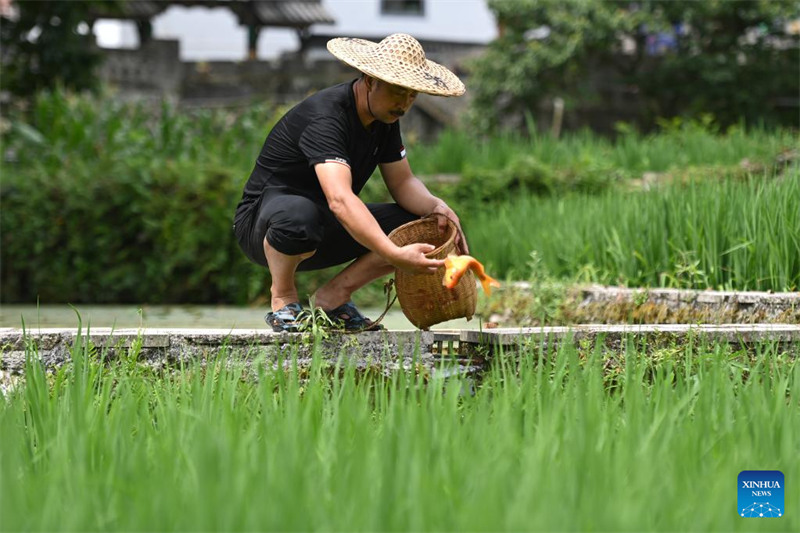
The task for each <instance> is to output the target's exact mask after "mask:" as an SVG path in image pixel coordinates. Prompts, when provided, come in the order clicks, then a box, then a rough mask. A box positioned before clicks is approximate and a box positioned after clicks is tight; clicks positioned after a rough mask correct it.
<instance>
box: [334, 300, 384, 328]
mask: <svg viewBox="0 0 800 533" xmlns="http://www.w3.org/2000/svg"><path fill="white" fill-rule="evenodd" d="M325 314H326V315H328V318H330V319H331V320H332V321H333V322H334V323H336V324H338V325H340V327H342V328H344V329H345V331H379V330H384V329H386V328H385V327H383V326H382V325H381V324H376V323H374V322H373V321H372V320H370V319H369V318H367V317H365V316H364V315H362V314H361V312H360V311H359V310H358V309H357V308H356V306H355V304H353V302H352V301H350V302H347V303H345V304H342V305H340V306H339V307H337V308H336V309H331V310H330V311H325Z"/></svg>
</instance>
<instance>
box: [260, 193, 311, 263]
mask: <svg viewBox="0 0 800 533" xmlns="http://www.w3.org/2000/svg"><path fill="white" fill-rule="evenodd" d="M280 201H281V205H280V207H279V208H278V209H276V210H275V211H274V212H273V213H272V216H271V217H270V219H269V226H268V227H267V234H266V240H267V243H268V244H269V245H270V246H271V247H272V248H274V249H275V250H277V251H278V252H280V253H282V254H285V255H308V257H311V255H313V253H314V251H315V250H316V249H317V248H318V247H319V244H320V243H321V242H322V238H323V237H324V235H325V230H324V227H323V224H322V219H321V216H320V213H319V208H318V207H317V205H316V204H315V203H314V202H312V201H311V200H308V199H307V198H303V197H284V198H282V199H281V200H280Z"/></svg>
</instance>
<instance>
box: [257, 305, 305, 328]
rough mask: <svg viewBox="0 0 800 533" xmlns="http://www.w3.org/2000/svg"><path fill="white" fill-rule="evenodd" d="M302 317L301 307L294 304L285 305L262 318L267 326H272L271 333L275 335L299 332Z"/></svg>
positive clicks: (303, 312) (303, 313)
mask: <svg viewBox="0 0 800 533" xmlns="http://www.w3.org/2000/svg"><path fill="white" fill-rule="evenodd" d="M304 315H305V311H304V310H303V306H302V305H300V304H299V303H298V302H295V303H291V304H289V305H285V306H283V307H281V308H280V309H278V310H277V311H275V312H273V311H270V312H269V313H267V314H266V315H265V316H264V320H265V321H266V323H267V324H268V325H270V326H272V331H274V332H276V333H280V332H282V331H288V332H295V331H300V326H301V325H302V324H303V317H304Z"/></svg>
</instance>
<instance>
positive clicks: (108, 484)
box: [0, 342, 800, 531]
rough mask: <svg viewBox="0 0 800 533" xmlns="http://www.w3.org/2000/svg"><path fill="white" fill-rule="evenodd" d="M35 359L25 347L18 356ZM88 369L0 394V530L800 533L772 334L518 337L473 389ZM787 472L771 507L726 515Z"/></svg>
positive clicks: (412, 379) (788, 378)
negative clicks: (755, 486) (616, 341)
mask: <svg viewBox="0 0 800 533" xmlns="http://www.w3.org/2000/svg"><path fill="white" fill-rule="evenodd" d="M29 355H33V352H31V353H30V354H29ZM319 355H320V354H319V353H317V357H315V362H314V363H313V364H312V366H311V368H310V370H306V371H301V370H297V369H295V370H292V371H289V372H277V373H276V372H268V371H266V370H265V366H264V365H254V366H247V365H245V364H244V363H235V362H233V363H231V362H230V361H227V360H226V355H225V353H224V352H223V353H221V354H220V358H219V359H218V360H215V361H209V362H208V363H207V364H205V365H203V364H201V363H199V362H197V363H194V364H189V365H187V366H184V367H181V368H179V369H174V370H173V371H169V372H156V371H153V370H148V369H147V368H145V367H142V366H140V365H138V364H135V361H136V349H135V348H134V349H133V350H132V351H131V353H130V354H129V356H128V357H125V358H123V359H122V360H117V361H113V362H110V363H107V364H101V363H100V361H99V359H98V356H97V355H96V354H94V353H93V352H92V351H90V350H89V349H88V348H87V347H86V346H85V345H84V344H83V343H81V342H77V343H76V346H75V347H74V349H73V364H72V366H71V367H69V368H66V367H65V368H63V369H62V370H61V371H59V372H57V373H55V374H47V373H45V372H44V371H43V369H42V367H41V366H40V365H39V364H38V363H36V362H35V358H33V357H31V358H29V363H28V368H27V372H26V376H27V378H26V379H27V381H26V385H25V386H22V387H17V388H16V389H15V390H14V391H13V392H12V393H10V395H8V396H7V397H6V398H5V401H0V472H2V476H1V477H0V483H2V485H0V491H1V492H2V494H3V497H2V499H0V529H3V530H48V531H57V530H82V531H88V530H93V531H98V530H111V529H114V530H175V529H180V530H227V531H243V530H248V531H252V530H264V531H266V530H280V531H287V530H339V531H344V530H347V531H352V530H360V531H364V530H369V531H386V530H417V531H423V530H424V531H434V530H435V531H442V530H446V531H450V530H452V531H455V530H482V531H488V530H491V531H499V530H538V531H552V530H562V531H563V530H582V531H585V530H594V531H611V530H652V531H676V530H680V531H688V530H693V531H694V530H696V531H744V530H752V529H753V528H757V529H758V530H764V531H792V530H794V531H796V530H797V529H798V527H800V522H798V519H797V516H798V514H797V512H796V510H797V509H796V507H797V504H798V502H799V501H800V493H798V490H797V483H796V480H797V479H800V463H798V461H797V457H798V454H799V453H800V449H799V447H800V445H799V444H798V443H800V402H799V401H798V399H799V398H800V365H798V364H797V363H796V360H795V359H794V357H795V356H796V355H797V354H788V353H783V352H782V351H781V349H780V348H779V347H778V346H776V345H769V344H766V345H761V346H760V347H759V348H758V349H757V350H756V352H754V353H747V352H743V351H742V352H737V351H732V350H731V348H729V347H728V346H727V345H724V346H723V345H715V344H708V345H703V346H685V347H678V346H675V347H672V348H669V347H668V348H664V349H660V350H657V351H654V350H652V349H651V350H645V348H644V347H641V346H634V345H630V346H627V348H626V349H625V350H624V352H623V353H622V354H611V353H606V352H603V351H601V350H600V349H595V350H578V349H576V348H574V347H572V346H569V345H564V346H562V347H560V348H558V350H557V351H549V350H547V349H544V348H540V347H534V346H529V347H523V348H521V350H520V352H519V353H516V354H513V356H512V354H503V355H501V356H499V357H498V358H497V359H495V360H494V362H493V364H492V366H491V368H490V369H489V370H488V371H487V372H486V374H485V375H484V376H483V377H482V379H481V380H479V381H471V380H469V379H467V378H459V377H457V376H455V377H450V378H447V379H443V378H437V377H431V376H425V375H420V374H404V373H398V374H394V375H393V376H392V377H391V378H388V379H387V378H383V377H381V376H377V375H365V374H360V373H357V372H356V371H355V369H353V368H352V367H346V368H341V369H340V371H338V372H334V373H331V371H330V369H329V368H326V367H325V366H324V365H323V364H321V362H320V359H319ZM748 469H749V470H781V471H782V472H783V473H784V474H785V478H786V480H787V481H786V507H787V509H786V514H785V516H783V517H781V518H778V519H769V520H754V519H743V518H741V517H740V516H739V515H738V514H737V513H738V510H737V501H736V489H735V487H736V484H737V475H738V473H739V472H740V471H742V470H748Z"/></svg>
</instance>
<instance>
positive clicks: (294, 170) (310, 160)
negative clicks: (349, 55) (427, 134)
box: [239, 81, 405, 208]
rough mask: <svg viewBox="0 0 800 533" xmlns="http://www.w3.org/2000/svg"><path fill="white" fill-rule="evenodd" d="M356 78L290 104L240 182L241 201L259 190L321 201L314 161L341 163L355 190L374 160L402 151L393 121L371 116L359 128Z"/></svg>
mask: <svg viewBox="0 0 800 533" xmlns="http://www.w3.org/2000/svg"><path fill="white" fill-rule="evenodd" d="M353 83H355V81H351V82H346V83H341V84H339V85H335V86H333V87H329V88H327V89H324V90H322V91H320V92H318V93H316V94H314V95H312V96H310V97H308V98H307V99H305V100H304V101H302V102H300V103H299V104H297V105H296V106H295V107H293V108H292V109H291V110H290V111H289V112H288V113H286V115H284V116H283V117H282V118H281V119H280V121H278V123H277V124H276V125H275V127H274V128H272V131H271V132H270V133H269V135H268V136H267V139H266V141H264V146H263V147H262V148H261V153H260V154H259V156H258V159H257V160H256V164H255V167H254V168H253V172H252V173H251V174H250V178H249V179H248V180H247V183H246V184H245V187H244V193H243V194H242V201H241V203H240V204H239V207H240V208H241V207H243V204H250V203H252V202H255V201H256V200H257V199H258V198H259V196H260V195H261V194H262V193H263V192H265V191H266V192H268V193H269V194H273V193H275V194H298V195H301V196H305V197H307V198H311V199H312V200H315V201H319V202H323V203H326V201H325V195H324V193H323V192H322V187H321V186H320V184H319V180H318V178H317V174H316V172H315V171H314V165H316V164H317V163H324V162H326V161H336V162H340V163H345V164H347V165H348V166H349V167H350V172H351V174H352V176H353V192H354V193H356V194H358V193H359V192H360V191H361V189H362V188H363V187H364V184H365V183H366V182H367V180H368V179H369V177H370V176H371V175H372V173H373V172H374V171H375V168H376V167H377V165H378V164H379V163H391V162H393V161H399V160H400V159H402V158H403V157H404V156H405V152H404V149H403V145H402V139H401V137H400V125H399V123H398V122H394V123H393V124H384V123H383V122H379V121H375V122H373V123H372V124H371V125H370V128H369V129H367V128H364V126H363V124H361V121H360V120H359V118H358V112H357V111H356V100H355V95H354V94H353Z"/></svg>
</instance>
